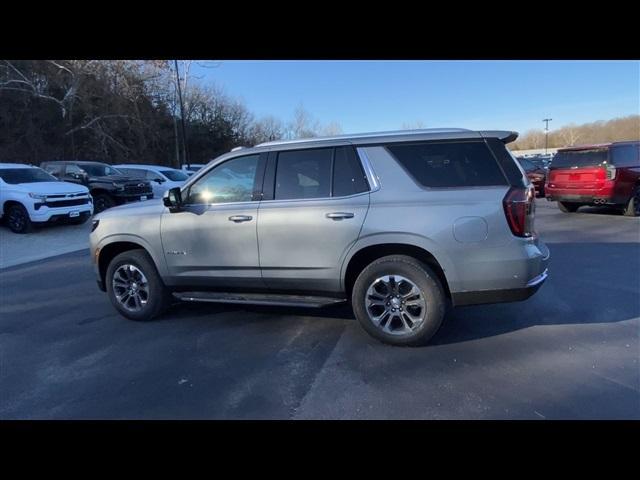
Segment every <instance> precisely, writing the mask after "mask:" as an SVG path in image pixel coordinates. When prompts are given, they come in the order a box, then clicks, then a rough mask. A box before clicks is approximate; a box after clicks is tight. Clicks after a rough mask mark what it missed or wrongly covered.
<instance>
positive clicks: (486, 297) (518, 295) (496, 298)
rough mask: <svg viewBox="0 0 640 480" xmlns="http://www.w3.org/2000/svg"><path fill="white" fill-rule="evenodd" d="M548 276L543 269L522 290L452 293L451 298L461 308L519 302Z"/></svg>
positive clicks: (530, 294) (531, 293) (528, 295)
mask: <svg viewBox="0 0 640 480" xmlns="http://www.w3.org/2000/svg"><path fill="white" fill-rule="evenodd" d="M548 276H549V270H548V269H546V268H545V270H544V272H542V273H541V274H540V275H537V276H536V277H534V278H532V279H531V280H529V282H527V286H526V287H524V288H511V289H508V290H482V291H478V292H459V293H452V294H451V297H452V301H453V305H454V306H456V307H461V306H465V305H481V304H485V303H506V302H521V301H523V300H526V299H527V298H529V297H531V296H532V295H533V294H534V293H536V292H537V291H538V289H539V288H540V287H541V286H542V284H543V283H544V282H545V281H546V280H547V277H548Z"/></svg>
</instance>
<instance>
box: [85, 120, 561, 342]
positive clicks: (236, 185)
mask: <svg viewBox="0 0 640 480" xmlns="http://www.w3.org/2000/svg"><path fill="white" fill-rule="evenodd" d="M516 137H517V134H516V133H515V132H508V131H470V130H464V129H436V130H414V131H402V132H387V133H374V134H361V135H348V136H336V137H328V138H315V139H308V140H293V141H282V142H270V143H263V144H260V145H257V146H256V147H253V148H241V149H234V150H233V151H232V152H229V153H227V154H225V155H222V156H220V157H219V158H217V159H215V160H213V161H211V162H210V163H209V164H208V165H207V166H206V167H204V168H202V169H201V170H200V171H199V172H197V173H196V174H194V175H193V176H192V177H191V178H190V179H189V180H188V181H187V182H186V183H185V184H184V185H183V186H182V187H179V188H173V189H171V190H169V191H168V192H166V193H165V196H164V198H163V199H162V201H159V200H158V201H155V200H154V201H148V202H144V203H136V204H130V205H124V206H121V207H117V208H113V209H110V210H108V211H105V212H103V213H101V214H99V215H97V216H96V217H95V219H94V221H93V227H92V233H91V254H92V255H91V256H92V259H93V261H94V265H95V272H96V274H97V277H98V285H99V287H100V288H101V289H102V290H103V291H106V292H107V293H108V295H109V298H110V300H111V302H112V303H113V305H114V307H115V308H116V309H117V310H118V311H119V312H120V313H121V314H122V315H124V316H125V317H127V318H130V319H132V320H149V319H151V318H153V317H155V316H157V315H159V314H160V313H161V312H162V311H163V310H164V309H165V308H166V307H167V306H168V305H170V303H171V302H172V301H175V300H176V299H178V300H183V301H190V302H226V303H251V304H262V305H289V306H306V307H321V306H325V305H331V304H335V303H340V302H347V301H351V305H352V308H353V310H354V313H355V315H356V317H357V319H358V320H359V321H360V323H361V324H362V326H363V327H364V329H365V330H366V331H367V332H369V333H370V334H371V335H373V336H374V337H376V338H378V339H379V340H382V341H384V342H387V343H391V344H395V345H418V344H424V343H426V342H427V341H428V340H429V339H430V338H431V337H432V336H433V335H434V334H435V333H436V332H437V330H438V328H439V327H440V325H441V324H442V321H443V317H444V314H445V310H446V308H447V307H448V306H453V307H455V306H459V305H471V304H480V303H495V302H509V301H519V300H524V299H526V298H528V297H530V296H531V295H532V294H533V293H535V292H536V290H537V289H538V288H539V287H540V285H541V284H542V283H543V282H544V281H545V279H546V277H547V263H548V261H549V250H548V249H547V247H546V246H545V244H544V243H542V242H541V241H540V240H539V239H538V236H537V234H536V233H535V231H534V227H533V219H534V211H535V204H534V190H533V187H532V185H531V184H530V183H529V181H528V180H527V178H526V175H525V174H524V172H523V170H522V169H521V167H520V166H519V165H518V163H517V162H516V161H515V159H514V157H513V156H511V154H510V153H509V152H508V150H507V149H506V147H505V144H506V143H508V142H511V141H513V140H515V138H516Z"/></svg>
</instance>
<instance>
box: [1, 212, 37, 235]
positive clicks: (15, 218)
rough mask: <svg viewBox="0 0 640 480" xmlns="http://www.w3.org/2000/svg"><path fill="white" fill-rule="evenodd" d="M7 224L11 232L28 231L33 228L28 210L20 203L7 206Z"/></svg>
mask: <svg viewBox="0 0 640 480" xmlns="http://www.w3.org/2000/svg"><path fill="white" fill-rule="evenodd" d="M7 226H8V227H9V228H10V229H11V231H12V232H13V233H29V232H30V231H32V230H33V223H31V218H29V212H27V209H26V208H24V207H23V206H22V205H11V206H10V207H9V208H8V210H7Z"/></svg>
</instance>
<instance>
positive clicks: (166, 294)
mask: <svg viewBox="0 0 640 480" xmlns="http://www.w3.org/2000/svg"><path fill="white" fill-rule="evenodd" d="M125 265H133V266H134V267H136V268H137V269H139V271H141V272H142V273H143V274H144V277H146V280H147V282H146V283H147V285H148V287H147V290H148V295H147V300H146V304H145V305H143V306H142V307H141V309H140V310H138V311H132V310H128V309H127V308H125V306H124V305H123V304H122V303H121V302H120V301H119V300H118V299H117V298H116V293H115V292H114V285H113V283H114V282H113V277H114V275H115V274H116V272H117V271H118V269H119V268H120V267H123V266H125ZM105 286H106V288H107V294H108V295H109V300H111V304H112V305H113V306H114V307H115V309H116V310H118V312H119V313H120V315H122V316H123V317H126V318H128V319H130V320H135V321H141V322H144V321H148V320H151V319H153V318H155V317H157V316H158V315H160V314H161V313H162V312H163V311H164V310H165V309H166V308H167V307H169V306H170V305H171V292H170V290H169V289H168V288H167V287H166V286H165V285H164V283H163V281H162V279H161V278H160V275H159V274H158V270H157V269H156V267H155V265H154V263H153V260H152V259H151V257H149V255H148V254H147V252H145V251H144V250H142V249H139V250H128V251H126V252H123V253H121V254H119V255H117V256H116V257H114V259H113V260H111V262H110V263H109V266H108V267H107V273H106V276H105Z"/></svg>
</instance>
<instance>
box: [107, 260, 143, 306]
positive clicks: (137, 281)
mask: <svg viewBox="0 0 640 480" xmlns="http://www.w3.org/2000/svg"><path fill="white" fill-rule="evenodd" d="M111 285H112V286H113V293H114V295H115V297H116V300H117V301H118V303H120V305H122V306H123V307H124V308H126V309H127V310H129V311H131V312H139V311H140V310H142V309H143V308H144V307H145V306H146V305H147V302H148V301H149V283H148V282H147V277H145V275H144V273H142V271H141V270H140V269H139V268H138V267H136V266H135V265H131V264H125V265H120V266H119V267H118V268H117V269H116V271H115V272H114V273H113V279H112V283H111Z"/></svg>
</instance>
